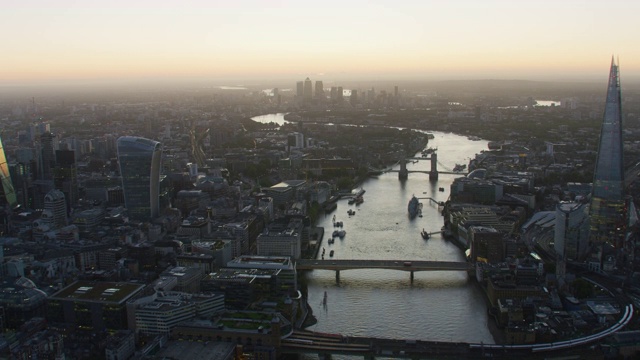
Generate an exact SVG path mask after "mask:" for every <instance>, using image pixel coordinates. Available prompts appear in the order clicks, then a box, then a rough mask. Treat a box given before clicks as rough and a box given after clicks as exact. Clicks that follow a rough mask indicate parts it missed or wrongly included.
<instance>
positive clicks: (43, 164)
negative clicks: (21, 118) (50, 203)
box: [38, 132, 56, 180]
mask: <svg viewBox="0 0 640 360" xmlns="http://www.w3.org/2000/svg"><path fill="white" fill-rule="evenodd" d="M54 139H55V136H54V135H53V134H52V133H50V132H46V133H44V134H42V135H40V152H39V154H38V155H39V160H40V162H39V169H38V175H39V176H38V178H39V179H40V180H53V171H52V169H53V167H54V166H55V164H56V156H55V150H54V144H53V140H54Z"/></svg>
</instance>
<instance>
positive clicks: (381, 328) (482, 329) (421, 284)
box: [253, 114, 494, 343]
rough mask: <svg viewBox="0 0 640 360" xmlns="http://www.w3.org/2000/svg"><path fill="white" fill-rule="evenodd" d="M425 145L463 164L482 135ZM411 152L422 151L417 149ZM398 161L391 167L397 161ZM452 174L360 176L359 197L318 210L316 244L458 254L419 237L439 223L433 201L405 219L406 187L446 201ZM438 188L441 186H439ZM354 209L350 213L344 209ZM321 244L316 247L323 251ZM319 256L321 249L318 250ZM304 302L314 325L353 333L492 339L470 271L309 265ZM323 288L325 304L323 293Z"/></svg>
mask: <svg viewBox="0 0 640 360" xmlns="http://www.w3.org/2000/svg"><path fill="white" fill-rule="evenodd" d="M283 115H284V114H270V115H265V116H259V117H255V118H253V119H254V120H256V121H260V122H267V123H268V122H271V121H273V122H276V123H282V122H283V121H284V119H283ZM433 134H434V136H435V138H434V139H432V140H430V141H429V147H433V148H437V149H438V151H437V152H438V161H439V162H440V163H442V165H443V166H440V165H439V166H438V168H439V169H440V170H442V171H445V168H448V169H452V168H453V167H454V166H455V164H456V163H464V164H467V163H468V161H469V158H470V157H473V156H474V155H475V154H476V153H479V152H480V151H481V150H484V149H487V142H486V141H471V140H469V139H467V138H466V137H465V136H459V135H455V134H451V133H441V132H433ZM416 157H420V154H419V153H418V154H417V155H416ZM398 168H399V166H396V167H395V169H398ZM407 169H408V170H429V169H430V163H429V161H427V160H421V161H418V162H417V163H408V164H407ZM456 176H458V175H446V174H440V176H439V179H438V180H437V181H434V182H430V181H429V175H428V174H423V173H409V178H408V179H407V180H404V181H401V180H399V179H398V174H397V173H385V174H382V175H380V176H378V177H375V178H370V179H368V180H366V181H365V182H364V183H363V184H362V188H363V189H364V190H365V191H366V193H365V194H364V203H362V204H360V205H358V206H356V205H349V204H348V202H347V200H339V201H338V207H337V209H336V210H334V211H333V212H332V213H330V214H327V215H326V216H322V217H321V218H320V219H319V221H318V224H317V225H318V226H322V227H324V229H325V236H324V239H323V241H322V245H321V246H322V247H324V248H325V249H326V254H325V259H329V260H330V258H329V252H330V251H331V250H334V251H335V254H334V256H333V258H334V259H385V260H387V259H391V260H398V261H405V260H441V261H464V256H463V254H462V252H461V250H460V249H459V248H458V247H456V246H455V245H453V244H452V243H451V242H449V241H446V240H444V239H443V238H442V237H441V235H440V234H436V235H433V236H432V237H431V238H430V239H429V240H423V239H422V237H421V236H420V231H421V230H422V229H423V228H424V229H425V230H427V231H430V232H435V231H439V230H440V228H441V227H442V225H443V218H442V216H441V215H440V213H439V211H438V207H437V205H436V204H433V203H432V202H430V201H429V200H427V199H421V200H420V201H421V202H422V203H423V211H422V213H423V217H421V218H420V217H416V218H414V219H409V216H408V211H407V204H408V202H409V200H410V199H411V196H412V195H415V196H416V197H418V198H420V197H425V198H426V197H432V198H434V199H436V200H437V201H446V200H447V197H448V196H449V191H450V189H449V187H450V185H451V182H452V181H453V179H454V178H455V177H456ZM440 187H442V188H444V192H440V191H439V188H440ZM349 209H354V210H355V211H356V214H355V215H353V216H349V215H348V214H347V211H348V210H349ZM334 215H335V216H336V221H342V222H343V223H344V227H343V229H344V230H345V231H346V236H345V237H344V239H342V240H341V239H339V238H336V240H335V243H334V244H331V245H330V244H328V242H327V240H328V238H330V237H331V233H332V232H333V230H334V227H333V224H332V218H333V216H334ZM321 252H322V251H320V253H321ZM319 256H320V255H319ZM304 276H306V278H307V284H308V299H309V304H310V305H311V307H312V308H313V312H314V315H315V317H316V318H317V320H318V322H317V324H316V325H314V326H312V327H310V328H308V329H309V330H312V331H320V332H329V333H340V334H345V335H352V336H374V337H385V338H397V339H420V340H433V341H455V342H458V341H460V342H472V343H480V342H484V343H494V340H493V337H492V336H491V333H490V332H489V329H488V327H487V322H488V317H487V306H486V303H485V299H484V294H483V292H482V290H481V289H480V288H479V287H478V286H477V285H476V284H475V283H474V280H470V279H468V276H467V273H466V272H453V271H449V272H444V271H442V272H437V271H433V272H416V273H415V275H414V280H413V282H411V280H410V277H409V273H408V272H405V271H396V270H347V271H342V272H341V273H340V281H339V282H337V281H336V276H335V272H333V271H327V270H314V271H312V272H308V273H307V274H306V275H304ZM325 293H326V304H323V299H324V297H325Z"/></svg>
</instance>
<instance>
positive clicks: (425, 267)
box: [296, 259, 473, 271]
mask: <svg viewBox="0 0 640 360" xmlns="http://www.w3.org/2000/svg"><path fill="white" fill-rule="evenodd" d="M296 268H297V269H298V270H313V269H319V270H351V269H390V270H403V271H467V270H471V269H472V268H473V266H472V265H471V264H470V263H467V262H459V261H425V260H356V259H354V260H333V259H328V260H307V259H301V260H297V261H296Z"/></svg>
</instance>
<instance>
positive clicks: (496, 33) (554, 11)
mask: <svg viewBox="0 0 640 360" xmlns="http://www.w3.org/2000/svg"><path fill="white" fill-rule="evenodd" d="M639 10H640V3H637V2H629V1H626V0H614V1H604V0H593V1H562V2H556V1H548V0H544V1H520V2H513V1H506V0H487V1H483V2H475V1H469V0H464V1H463V0H458V1H451V2H442V1H423V2H420V3H417V2H408V1H407V2H396V3H394V4H393V6H391V5H389V3H388V2H382V1H360V0H354V1H351V2H347V3H345V2H337V1H325V2H322V3H314V4H305V3H304V2H299V1H290V0H282V1H271V2H268V3H267V2H261V1H258V0H245V1H237V2H225V1H200V0H185V1H181V2H176V1H154V2H151V1H137V2H133V3H132V2H124V1H121V0H117V1H110V2H108V3H106V2H105V3H100V2H97V1H74V0H59V1H51V2H47V3H45V4H42V3H41V2H37V1H33V0H32V1H28V0H27V1H18V0H8V1H7V2H6V4H5V5H4V6H3V11H2V12H1V13H0V30H1V31H2V32H3V33H5V34H11V35H8V36H6V41H5V47H4V50H5V51H4V52H3V56H2V58H1V59H0V65H1V66H0V86H5V87H6V86H50V85H56V86H58V85H70V86H74V85H77V84H94V85H100V84H102V85H105V84H107V85H108V84H110V83H112V84H114V83H120V84H123V83H153V82H156V83H162V82H165V83H189V82H191V83H197V82H203V83H204V82H208V83H210V84H212V85H224V84H227V85H233V84H234V83H244V82H254V83H255V82H256V79H261V80H260V81H262V82H266V81H280V82H282V81H297V80H303V79H304V78H306V77H310V78H312V80H323V81H325V82H343V81H361V80H372V81H378V80H379V81H393V80H397V81H409V80H416V81H441V80H484V79H497V80H511V79H515V80H532V81H561V82H567V81H570V82H576V81H577V82H583V81H584V82H598V83H599V82H603V81H606V78H607V76H608V66H609V62H610V60H611V56H612V55H614V56H616V57H617V58H619V59H620V69H621V76H622V79H623V83H624V82H627V83H632V82H637V81H640V62H639V59H640V48H639V47H638V46H636V42H637V40H636V39H635V37H636V36H637V34H638V32H639V31H638V30H640V26H638V25H637V21H636V19H635V16H636V14H638V13H639V12H640V11H639ZM291 86H293V84H292V85H291Z"/></svg>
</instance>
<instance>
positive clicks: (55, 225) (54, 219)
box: [43, 189, 67, 229]
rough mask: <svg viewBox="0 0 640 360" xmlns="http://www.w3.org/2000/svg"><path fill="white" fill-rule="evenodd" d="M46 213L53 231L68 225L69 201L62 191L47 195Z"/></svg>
mask: <svg viewBox="0 0 640 360" xmlns="http://www.w3.org/2000/svg"><path fill="white" fill-rule="evenodd" d="M44 211H45V212H46V213H47V214H46V217H47V220H48V221H49V225H50V226H51V228H52V229H59V228H61V227H63V226H66V225H67V201H66V200H65V198H64V194H63V193H62V191H60V190H56V189H53V190H51V191H49V192H48V193H47V195H45V197H44ZM43 216H44V213H43Z"/></svg>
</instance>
